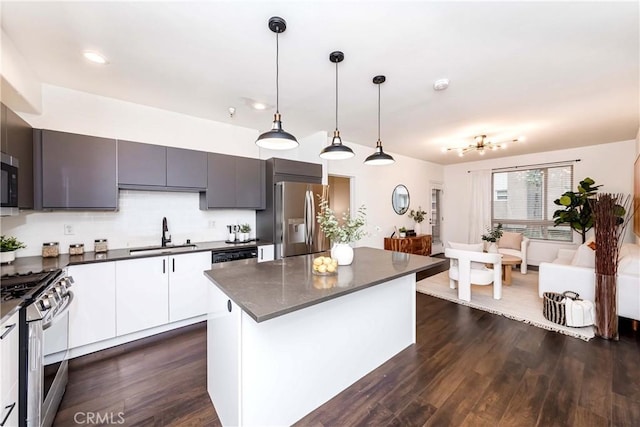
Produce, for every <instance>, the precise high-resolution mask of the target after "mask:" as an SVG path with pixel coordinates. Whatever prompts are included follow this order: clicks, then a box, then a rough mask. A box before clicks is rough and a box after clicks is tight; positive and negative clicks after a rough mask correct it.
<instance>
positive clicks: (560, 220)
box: [553, 177, 602, 243]
mask: <svg viewBox="0 0 640 427" xmlns="http://www.w3.org/2000/svg"><path fill="white" fill-rule="evenodd" d="M593 184H595V181H594V180H593V179H591V178H589V177H587V178H585V179H583V180H582V181H580V183H579V184H578V191H567V192H565V193H564V194H562V196H560V198H559V199H556V200H554V201H553V203H555V204H556V205H558V206H564V209H558V210H556V211H555V212H554V213H553V218H554V226H558V225H562V224H569V226H570V227H571V229H572V230H573V231H575V232H577V233H579V234H580V236H581V237H582V243H584V242H585V241H586V239H587V232H588V231H589V230H591V229H592V228H593V225H594V224H595V218H594V216H593V210H592V208H591V205H590V204H589V200H590V199H594V198H595V195H596V193H597V191H598V188H600V187H602V185H593Z"/></svg>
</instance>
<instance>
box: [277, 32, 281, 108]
mask: <svg viewBox="0 0 640 427" xmlns="http://www.w3.org/2000/svg"><path fill="white" fill-rule="evenodd" d="M279 56H280V45H279V43H278V33H276V114H280V84H279V82H280V67H279V63H280V61H279Z"/></svg>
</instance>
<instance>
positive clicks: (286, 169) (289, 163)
mask: <svg viewBox="0 0 640 427" xmlns="http://www.w3.org/2000/svg"><path fill="white" fill-rule="evenodd" d="M266 162H267V174H268V175H269V176H270V177H272V178H273V182H274V183H275V182H282V181H289V182H308V183H310V184H321V183H322V165H321V164H318V163H309V162H301V161H298V160H289V159H278V158H275V157H273V158H271V159H268V160H267V161H266Z"/></svg>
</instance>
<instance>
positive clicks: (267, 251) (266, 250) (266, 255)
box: [258, 245, 274, 262]
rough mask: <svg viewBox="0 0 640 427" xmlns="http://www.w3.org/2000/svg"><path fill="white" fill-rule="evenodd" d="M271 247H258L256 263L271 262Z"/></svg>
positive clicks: (272, 254)
mask: <svg viewBox="0 0 640 427" xmlns="http://www.w3.org/2000/svg"><path fill="white" fill-rule="evenodd" d="M273 259H274V252H273V245H261V246H258V262H265V261H273Z"/></svg>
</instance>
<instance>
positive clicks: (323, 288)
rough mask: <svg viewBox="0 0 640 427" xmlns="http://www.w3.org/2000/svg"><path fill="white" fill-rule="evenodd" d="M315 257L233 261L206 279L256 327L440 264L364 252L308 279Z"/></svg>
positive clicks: (397, 254)
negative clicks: (334, 271)
mask: <svg viewBox="0 0 640 427" xmlns="http://www.w3.org/2000/svg"><path fill="white" fill-rule="evenodd" d="M320 255H326V254H313V255H301V256H295V257H289V258H284V259H278V260H275V261H269V262H262V263H257V262H246V261H243V260H241V261H232V262H228V263H225V264H224V265H223V266H219V267H218V266H215V267H214V268H212V269H211V270H208V271H205V273H204V274H205V275H206V276H207V277H208V278H209V279H210V280H211V281H212V282H213V283H214V284H215V285H217V286H218V288H220V290H222V292H224V293H225V294H226V295H227V296H228V297H229V298H230V299H231V300H232V301H233V302H234V303H236V304H237V305H238V306H239V307H240V308H242V309H243V310H244V311H245V312H246V313H247V314H248V315H249V316H251V317H252V318H253V319H254V320H255V321H256V322H263V321H265V320H269V319H273V318H275V317H278V316H282V315H283V314H287V313H291V312H293V311H296V310H300V309H303V308H306V307H310V306H312V305H315V304H320V303H322V302H324V301H328V300H331V299H334V298H338V297H340V296H343V295H347V294H350V293H353V292H357V291H359V290H362V289H366V288H368V287H371V286H375V285H378V284H380V283H384V282H388V281H390V280H393V279H396V278H398V277H402V276H406V275H408V274H413V273H416V272H418V271H422V270H425V269H429V268H433V267H437V266H439V265H441V264H443V263H445V262H446V260H444V259H440V258H432V257H427V256H420V255H410V254H406V253H402V252H392V251H386V250H382V249H374V248H368V247H362V248H356V249H354V258H353V263H352V264H351V265H348V266H339V267H338V274H337V275H334V276H317V275H315V274H313V273H312V266H313V259H314V258H316V257H318V256H320Z"/></svg>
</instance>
